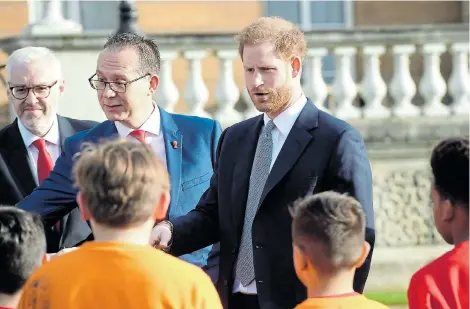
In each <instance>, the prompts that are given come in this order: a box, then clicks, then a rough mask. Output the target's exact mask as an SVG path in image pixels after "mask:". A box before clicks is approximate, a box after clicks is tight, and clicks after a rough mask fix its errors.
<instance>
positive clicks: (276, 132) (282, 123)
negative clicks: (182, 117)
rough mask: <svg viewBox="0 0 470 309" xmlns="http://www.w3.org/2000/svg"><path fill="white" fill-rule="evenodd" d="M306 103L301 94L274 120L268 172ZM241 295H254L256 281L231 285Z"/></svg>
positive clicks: (265, 121)
mask: <svg viewBox="0 0 470 309" xmlns="http://www.w3.org/2000/svg"><path fill="white" fill-rule="evenodd" d="M306 103H307V97H306V96H305V95H304V94H302V95H301V96H300V98H299V99H298V100H297V101H296V102H295V103H294V104H292V105H291V106H289V107H288V108H286V110H284V111H283V112H282V113H281V114H279V115H278V116H277V117H276V118H274V120H273V121H274V124H275V125H276V127H275V128H274V129H273V130H272V132H271V135H272V138H273V155H272V160H271V166H270V171H271V169H272V168H273V165H274V163H275V162H276V159H277V156H278V155H279V153H280V152H281V149H282V146H283V145H284V142H285V141H286V139H287V136H288V135H289V132H290V130H291V129H292V127H293V126H294V123H295V121H296V120H297V118H298V117H299V115H300V112H301V111H302V109H303V108H304V106H305V104H306ZM263 120H264V124H265V125H266V124H267V123H268V122H269V121H270V120H271V119H270V118H269V117H268V115H266V113H265V114H264V116H263ZM237 292H240V293H243V294H256V293H257V292H256V280H253V281H252V282H251V283H250V284H249V285H247V286H243V285H242V284H241V283H240V282H239V281H238V280H235V282H234V284H233V293H237Z"/></svg>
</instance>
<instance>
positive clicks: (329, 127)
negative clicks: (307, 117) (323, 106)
mask: <svg viewBox="0 0 470 309" xmlns="http://www.w3.org/2000/svg"><path fill="white" fill-rule="evenodd" d="M318 128H319V130H320V131H322V132H324V134H327V135H328V136H331V137H332V138H339V137H342V136H345V135H348V136H350V137H354V138H359V139H361V140H362V137H361V135H360V133H359V132H358V131H357V130H356V129H355V128H354V127H353V126H351V125H350V124H349V123H347V122H346V121H344V120H342V119H339V118H336V117H335V116H333V115H331V114H329V113H327V112H324V111H322V110H319V111H318Z"/></svg>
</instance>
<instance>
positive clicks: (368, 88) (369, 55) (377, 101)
mask: <svg viewBox="0 0 470 309" xmlns="http://www.w3.org/2000/svg"><path fill="white" fill-rule="evenodd" d="M384 52H385V47H384V46H381V45H377V46H366V47H364V49H363V55H364V77H363V79H362V83H361V97H362V99H363V100H364V102H365V106H364V109H363V113H364V117H365V118H386V117H388V116H389V115H390V110H389V109H387V108H386V107H385V106H383V105H382V102H383V99H384V98H385V95H386V94H387V86H386V84H385V82H384V80H383V78H382V75H381V74H380V56H381V55H383V53H384Z"/></svg>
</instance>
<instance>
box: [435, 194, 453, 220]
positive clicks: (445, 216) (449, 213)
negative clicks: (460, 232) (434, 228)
mask: <svg viewBox="0 0 470 309" xmlns="http://www.w3.org/2000/svg"><path fill="white" fill-rule="evenodd" d="M439 207H440V208H441V211H440V212H441V215H442V217H441V220H443V221H452V219H453V218H454V214H455V208H454V206H452V204H451V203H450V201H449V200H448V199H445V200H441V203H440V205H439Z"/></svg>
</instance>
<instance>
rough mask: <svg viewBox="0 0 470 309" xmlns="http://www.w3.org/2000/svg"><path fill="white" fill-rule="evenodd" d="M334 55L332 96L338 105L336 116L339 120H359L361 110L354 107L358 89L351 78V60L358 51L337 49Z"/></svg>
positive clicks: (348, 48)
mask: <svg viewBox="0 0 470 309" xmlns="http://www.w3.org/2000/svg"><path fill="white" fill-rule="evenodd" d="M334 53H335V58H336V59H335V60H336V61H335V76H334V81H333V86H332V95H333V98H334V102H335V105H336V108H335V112H334V114H335V115H336V116H337V117H339V118H359V117H360V116H361V113H360V110H359V109H358V108H357V107H355V106H354V105H353V100H354V98H355V97H356V95H357V87H356V83H355V82H354V80H353V79H352V76H351V58H352V56H353V55H355V54H356V49H355V48H354V47H337V48H335V50H334Z"/></svg>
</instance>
